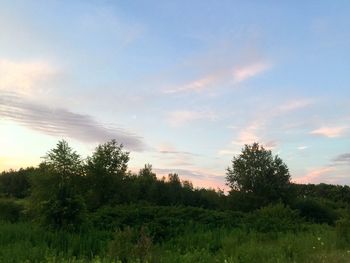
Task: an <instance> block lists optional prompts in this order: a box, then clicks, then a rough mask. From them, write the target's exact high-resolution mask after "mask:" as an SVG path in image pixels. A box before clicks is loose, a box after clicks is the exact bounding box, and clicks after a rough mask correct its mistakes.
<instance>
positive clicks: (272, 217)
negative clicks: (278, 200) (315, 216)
mask: <svg viewBox="0 0 350 263" xmlns="http://www.w3.org/2000/svg"><path fill="white" fill-rule="evenodd" d="M299 226H300V218H299V215H298V212H297V211H295V210H292V209H291V208H289V207H288V206H284V205H283V204H276V205H269V206H266V207H263V208H261V209H259V210H257V211H256V212H254V213H252V214H251V216H250V218H249V223H248V227H249V228H252V229H254V230H256V231H258V232H264V233H267V232H287V231H296V230H298V229H299Z"/></svg>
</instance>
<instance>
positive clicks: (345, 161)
mask: <svg viewBox="0 0 350 263" xmlns="http://www.w3.org/2000/svg"><path fill="white" fill-rule="evenodd" d="M332 161H333V163H334V164H336V165H350V153H343V154H340V155H338V156H337V157H335V158H334V159H333V160H332Z"/></svg>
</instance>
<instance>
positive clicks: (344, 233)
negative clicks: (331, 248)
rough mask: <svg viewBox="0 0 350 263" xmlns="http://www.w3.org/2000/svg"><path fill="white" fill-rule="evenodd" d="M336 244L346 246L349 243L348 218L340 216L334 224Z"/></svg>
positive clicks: (349, 225) (349, 226) (349, 224)
mask: <svg viewBox="0 0 350 263" xmlns="http://www.w3.org/2000/svg"><path fill="white" fill-rule="evenodd" d="M335 230H336V237H337V246H339V247H348V246H349V244H350V219H349V218H348V217H347V218H342V219H339V220H337V222H336V224H335Z"/></svg>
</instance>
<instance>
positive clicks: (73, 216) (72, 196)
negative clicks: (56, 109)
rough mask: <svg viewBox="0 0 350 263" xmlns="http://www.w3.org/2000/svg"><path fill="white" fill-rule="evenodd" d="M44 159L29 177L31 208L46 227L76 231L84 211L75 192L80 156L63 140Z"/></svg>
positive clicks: (80, 163)
mask: <svg viewBox="0 0 350 263" xmlns="http://www.w3.org/2000/svg"><path fill="white" fill-rule="evenodd" d="M44 158H45V161H44V162H43V163H41V165H40V167H39V171H40V173H39V174H37V175H36V176H35V177H33V180H32V188H33V189H32V194H31V207H32V209H33V210H34V212H35V214H37V215H38V219H39V220H40V221H41V222H42V223H44V224H45V225H46V226H50V227H52V228H55V229H66V230H78V229H79V227H80V226H81V223H82V222H83V220H84V218H85V216H84V215H85V211H86V209H85V202H84V200H83V198H82V196H81V195H80V193H79V190H80V189H79V187H80V185H81V179H83V177H82V176H80V175H82V161H81V158H80V156H79V155H78V154H77V153H76V152H75V151H74V150H73V149H72V148H71V147H70V146H69V145H68V143H67V142H66V141H64V140H62V141H59V142H58V143H57V146H56V148H54V149H52V150H50V151H49V152H48V153H47V154H46V156H45V157H44Z"/></svg>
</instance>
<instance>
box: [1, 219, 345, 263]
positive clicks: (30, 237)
mask: <svg viewBox="0 0 350 263" xmlns="http://www.w3.org/2000/svg"><path fill="white" fill-rule="evenodd" d="M169 227H170V226H169ZM128 231H129V232H130V233H128ZM0 233H1V235H0V262H8V263H12V262H13V263H16V262H43V263H44V262H52V263H54V262H55V263H58V262H60V263H61V262H63V263H64V262H67V263H68V262H69V263H73V262H74V263H83V262H95V263H102V262H104V263H112V262H114V263H116V262H119V263H120V262H121V261H117V260H116V258H120V257H121V255H122V254H123V253H124V255H125V259H126V261H127V262H135V263H136V262H141V261H142V255H144V254H142V253H141V254H139V251H137V249H135V248H136V247H137V246H138V245H139V244H140V242H141V241H139V240H141V239H142V235H145V236H146V237H147V236H148V235H147V232H145V233H144V234H141V232H140V230H137V229H134V228H130V229H129V230H126V229H124V230H119V231H117V232H115V233H110V232H106V231H98V230H96V229H95V230H92V231H86V232H81V233H68V232H65V231H54V232H53V231H47V230H46V229H43V228H40V227H38V226H36V225H35V224H32V223H16V224H11V223H6V222H1V224H0ZM117 240H118V241H117ZM336 240H337V236H336V234H335V229H334V228H332V227H327V226H317V225H315V226H313V227H312V228H311V229H310V230H308V231H303V232H297V233H290V232H286V233H280V234H277V235H276V236H274V237H271V235H269V234H268V233H267V234H265V233H258V232H255V231H250V232H249V233H248V232H246V231H245V230H244V229H240V228H211V227H206V226H205V225H203V226H201V227H197V228H193V227H192V226H189V227H188V228H187V230H186V231H185V232H183V233H181V234H180V235H176V236H174V237H173V238H171V239H169V240H167V241H166V242H162V243H158V244H151V243H149V239H148V241H146V242H145V243H146V244H145V245H142V246H143V247H144V248H143V249H145V247H146V248H148V250H147V249H145V250H144V251H147V253H146V254H147V256H146V257H143V259H146V260H145V262H146V261H147V260H148V261H147V262H160V263H162V262H163V263H172V262H174V263H175V262H185V263H186V262H188V263H190V262H203V263H206V262H232V263H236V262H239V263H261V262H271V263H272V262H274V263H275V262H280V263H293V262H298V263H319V262H327V263H347V262H349V260H350V254H349V253H348V252H347V251H348V249H347V247H345V248H338V247H337V246H336ZM123 241H124V242H123ZM117 244H118V245H117ZM113 245H116V247H114V249H112V248H111V246H113ZM130 245H131V246H130ZM142 246H141V247H142ZM111 249H112V250H111ZM112 251H113V252H112ZM118 251H120V252H118ZM122 251H124V252H122ZM127 251H130V252H132V253H127ZM111 256H113V257H115V258H114V259H113V258H111Z"/></svg>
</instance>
